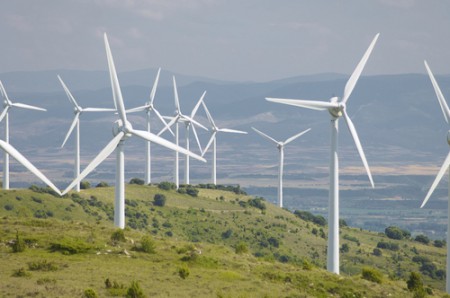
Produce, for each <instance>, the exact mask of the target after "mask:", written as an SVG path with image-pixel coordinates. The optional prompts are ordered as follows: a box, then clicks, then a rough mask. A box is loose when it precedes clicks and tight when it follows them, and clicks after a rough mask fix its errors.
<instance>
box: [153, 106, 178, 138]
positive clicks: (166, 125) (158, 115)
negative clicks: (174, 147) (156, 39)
mask: <svg viewBox="0 0 450 298" xmlns="http://www.w3.org/2000/svg"><path fill="white" fill-rule="evenodd" d="M153 112H155V114H156V116H157V117H158V118H159V120H161V122H162V123H163V124H164V128H165V129H166V130H169V132H170V133H171V134H172V136H175V134H174V133H173V131H172V129H171V128H170V126H171V125H169V124H167V122H166V120H164V118H163V116H161V114H160V113H159V111H158V110H157V109H153ZM158 135H160V134H159V133H158Z"/></svg>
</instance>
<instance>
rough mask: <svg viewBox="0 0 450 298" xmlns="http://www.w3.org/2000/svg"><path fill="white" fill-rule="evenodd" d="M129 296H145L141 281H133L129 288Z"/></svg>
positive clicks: (137, 297)
mask: <svg viewBox="0 0 450 298" xmlns="http://www.w3.org/2000/svg"><path fill="white" fill-rule="evenodd" d="M125 297H127V298H144V297H145V295H144V292H143V291H142V289H141V286H140V285H139V283H138V282H137V281H135V280H133V281H132V282H131V286H130V287H129V288H128V290H127V295H126V296H125Z"/></svg>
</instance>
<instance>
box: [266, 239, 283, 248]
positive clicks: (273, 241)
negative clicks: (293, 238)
mask: <svg viewBox="0 0 450 298" xmlns="http://www.w3.org/2000/svg"><path fill="white" fill-rule="evenodd" d="M267 242H269V244H270V245H272V246H273V247H279V246H280V241H279V240H278V239H277V238H275V237H270V238H269V239H267Z"/></svg>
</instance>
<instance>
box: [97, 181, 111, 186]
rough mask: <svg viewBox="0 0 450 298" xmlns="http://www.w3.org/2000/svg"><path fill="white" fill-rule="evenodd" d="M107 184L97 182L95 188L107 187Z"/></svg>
mask: <svg viewBox="0 0 450 298" xmlns="http://www.w3.org/2000/svg"><path fill="white" fill-rule="evenodd" d="M108 186H109V184H108V183H107V182H105V181H101V182H99V183H98V184H97V185H96V186H95V187H108Z"/></svg>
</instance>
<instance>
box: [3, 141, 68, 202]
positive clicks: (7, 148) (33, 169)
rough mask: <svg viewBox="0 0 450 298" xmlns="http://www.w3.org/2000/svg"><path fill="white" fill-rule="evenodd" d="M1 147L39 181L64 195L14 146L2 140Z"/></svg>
mask: <svg viewBox="0 0 450 298" xmlns="http://www.w3.org/2000/svg"><path fill="white" fill-rule="evenodd" d="M0 147H1V148H2V149H3V150H4V151H6V152H8V154H9V155H11V156H12V157H14V159H16V160H17V161H18V162H19V163H20V164H22V165H23V166H24V167H25V168H27V169H28V170H29V171H30V172H31V173H33V174H34V175H36V177H38V178H39V179H41V180H42V182H44V183H45V184H47V185H48V186H49V187H50V188H51V189H53V190H54V191H55V192H56V193H57V194H59V195H62V194H61V191H60V190H59V189H58V188H57V187H56V186H55V185H54V184H53V183H52V182H51V181H50V180H49V179H48V178H47V177H46V176H45V175H44V174H42V172H41V171H39V170H38V169H37V168H36V167H35V166H34V165H33V164H32V163H31V162H30V161H29V160H28V159H26V158H25V157H24V156H23V155H22V154H21V153H20V152H19V151H17V150H16V149H15V148H14V147H13V146H12V145H10V144H8V143H6V142H5V141H3V140H0Z"/></svg>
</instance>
